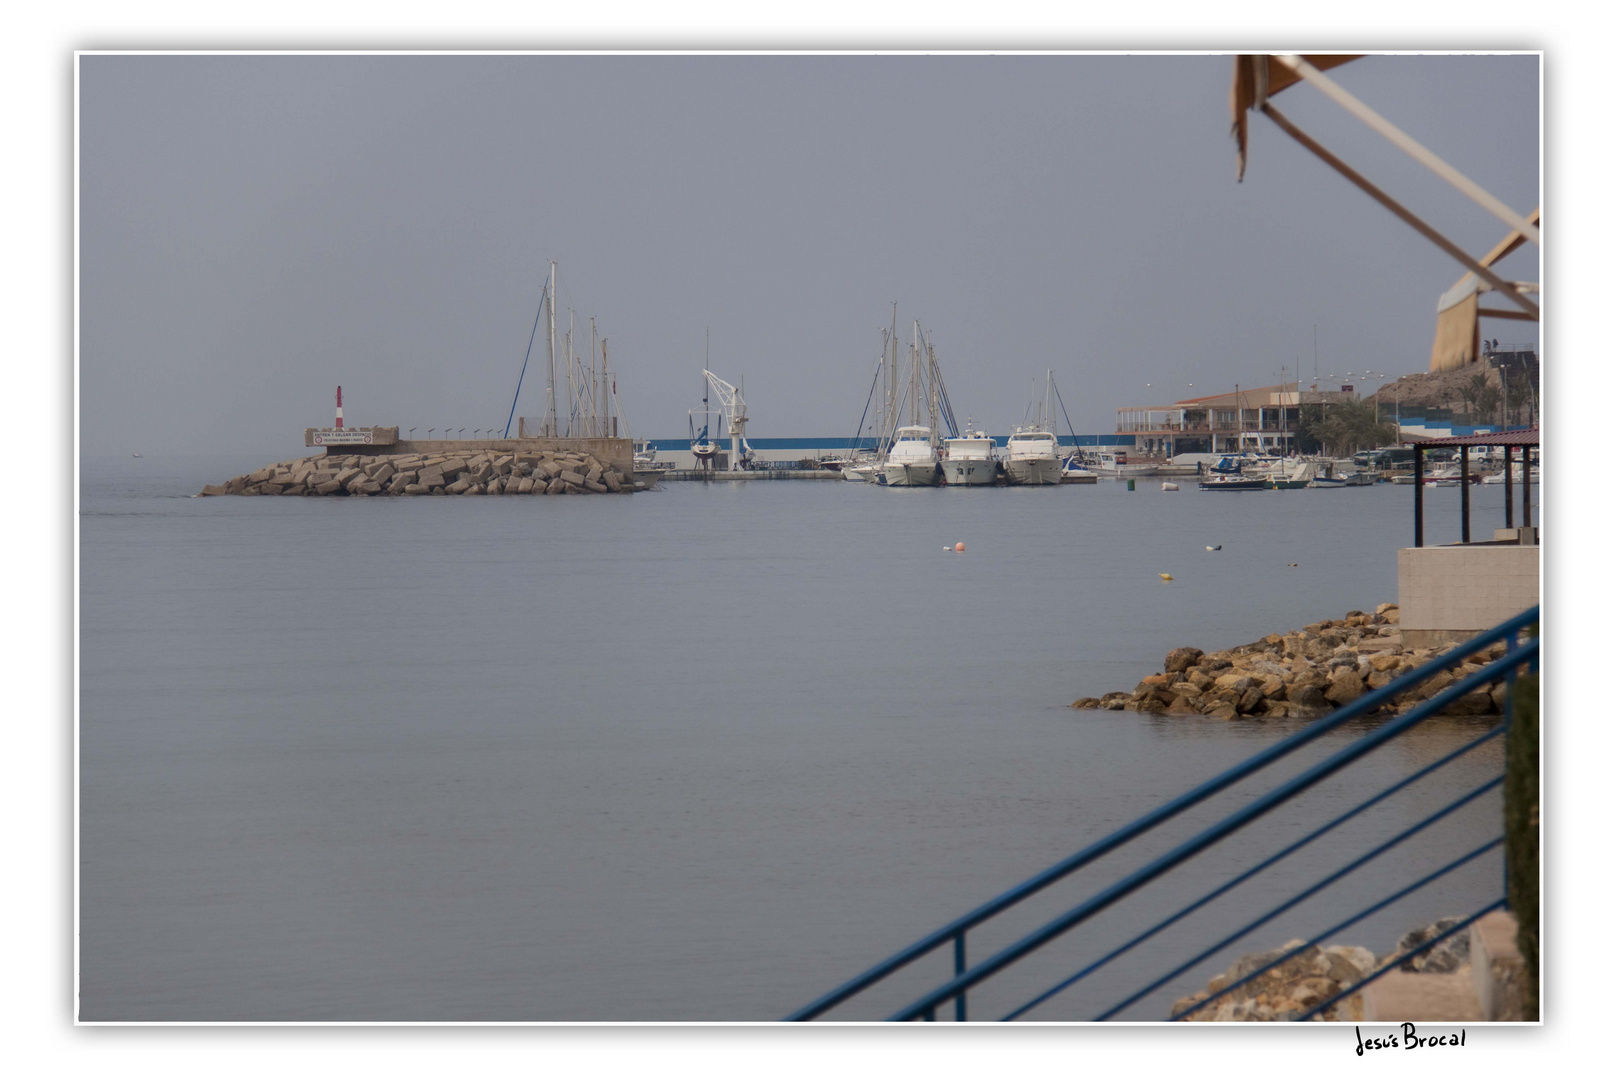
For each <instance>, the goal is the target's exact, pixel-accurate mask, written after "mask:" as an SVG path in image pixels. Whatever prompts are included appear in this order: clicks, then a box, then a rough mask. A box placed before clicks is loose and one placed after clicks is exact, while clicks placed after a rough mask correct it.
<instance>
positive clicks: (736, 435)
mask: <svg viewBox="0 0 1620 1080" xmlns="http://www.w3.org/2000/svg"><path fill="white" fill-rule="evenodd" d="M703 377H704V378H705V379H707V380H709V386H710V387H711V388H712V389H713V390H714V394H715V397H716V398H718V399H719V401H720V415H722V416H724V417H725V419H726V430H727V431H728V432H729V433H730V434H731V468H733V469H746V468H747V467H748V463H749V462H750V461H752V460H753V458H754V450H753V447H751V446H749V445H748V437H747V432H746V430H745V429H746V428H747V426H748V405H747V403H746V402H744V401H743V396H742V391H740V390H738V389H737V388H736V387H735V386H732V385H731V384H730V383H728V382H726V380H724V379H722V378H721V377H720V376H718V375H716V374H715V373H714V372H712V371H710V370H709V369H708V368H704V369H703Z"/></svg>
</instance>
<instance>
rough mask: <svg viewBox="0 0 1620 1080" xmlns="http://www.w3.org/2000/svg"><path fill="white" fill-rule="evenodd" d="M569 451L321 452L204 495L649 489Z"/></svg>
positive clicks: (214, 486) (543, 492) (212, 487)
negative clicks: (340, 454)
mask: <svg viewBox="0 0 1620 1080" xmlns="http://www.w3.org/2000/svg"><path fill="white" fill-rule="evenodd" d="M645 488H646V485H645V484H641V483H638V482H637V481H636V480H635V478H634V477H632V476H626V475H625V474H623V473H621V472H619V471H618V470H617V469H614V468H612V467H611V466H607V465H603V464H602V463H601V462H600V461H598V460H597V459H596V458H594V457H592V456H591V455H590V454H583V453H575V452H571V451H561V452H555V453H554V452H550V451H540V452H535V453H501V452H498V451H492V450H491V451H483V452H481V453H479V452H475V453H466V454H395V455H386V454H351V455H348V456H346V457H334V456H330V455H324V454H317V455H315V456H313V457H307V458H298V459H295V460H293V461H281V462H277V463H276V464H274V465H267V466H265V467H264V468H262V469H260V470H259V471H258V472H255V473H249V474H248V475H246V476H238V477H234V478H232V479H230V480H227V481H225V483H223V484H210V485H208V486H207V487H205V488H203V489H202V491H200V492H199V493H198V494H199V495H349V496H357V495H358V496H365V495H576V494H583V493H609V492H626V491H634V490H638V489H643V490H644V489H645Z"/></svg>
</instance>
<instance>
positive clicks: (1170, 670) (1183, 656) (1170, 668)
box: [1164, 645, 1204, 675]
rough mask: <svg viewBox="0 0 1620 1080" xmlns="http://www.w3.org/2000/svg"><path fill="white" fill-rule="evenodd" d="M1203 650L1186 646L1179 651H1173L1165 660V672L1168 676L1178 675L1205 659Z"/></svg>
mask: <svg viewBox="0 0 1620 1080" xmlns="http://www.w3.org/2000/svg"><path fill="white" fill-rule="evenodd" d="M1203 655H1204V650H1203V649H1194V648H1192V647H1191V646H1187V645H1184V646H1182V647H1181V648H1179V649H1171V650H1170V652H1169V654H1168V655H1166V656H1165V658H1164V671H1165V674H1167V675H1178V674H1180V673H1181V672H1183V671H1186V670H1187V669H1188V668H1190V667H1192V666H1193V665H1194V664H1196V663H1198V661H1199V660H1200V659H1202V658H1203Z"/></svg>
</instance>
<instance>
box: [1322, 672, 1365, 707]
mask: <svg viewBox="0 0 1620 1080" xmlns="http://www.w3.org/2000/svg"><path fill="white" fill-rule="evenodd" d="M1366 689H1367V687H1366V684H1365V683H1363V682H1362V681H1361V676H1360V675H1359V674H1357V672H1356V669H1355V668H1353V667H1341V668H1339V669H1338V670H1337V671H1335V672H1334V673H1333V681H1332V682H1331V683H1329V684H1328V688H1327V690H1326V691H1325V692H1324V693H1323V694H1322V696H1323V697H1325V698H1327V699H1328V700H1329V701H1331V702H1333V704H1335V705H1348V704H1350V703H1351V702H1352V701H1354V700H1356V698H1358V697H1360V696H1361V695H1362V694H1363V693H1364V692H1365V691H1366Z"/></svg>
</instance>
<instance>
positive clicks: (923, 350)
mask: <svg viewBox="0 0 1620 1080" xmlns="http://www.w3.org/2000/svg"><path fill="white" fill-rule="evenodd" d="M906 383H907V389H906V405H907V407H908V408H909V410H910V420H911V423H909V424H906V425H905V426H903V427H896V428H895V430H894V438H893V441H892V442H891V443H890V444H889V452H888V455H887V456H886V457H885V458H884V459H883V482H884V483H885V484H886V485H887V486H889V487H932V486H934V485H936V484H938V483H939V481H940V471H939V456H940V455H939V440H940V431H941V428H943V429H944V432H945V435H946V436H947V437H948V438H952V439H956V438H960V437H961V432H960V431H958V430H957V427H956V417H955V416H954V415H953V414H952V412H951V401H950V397H949V396H948V395H947V394H946V393H945V380H944V377H943V376H942V375H941V374H940V371H939V362H938V361H937V360H936V359H935V358H934V346H933V343H932V342H931V341H930V342H925V341H924V340H923V337H922V326H921V324H920V323H918V322H917V321H916V320H915V319H913V320H912V322H911V351H910V354H909V358H908V366H907V371H906ZM900 412H901V410H900V408H899V403H898V402H896V403H895V408H894V420H895V422H896V423H898V422H899V419H900ZM924 421H926V422H924Z"/></svg>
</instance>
